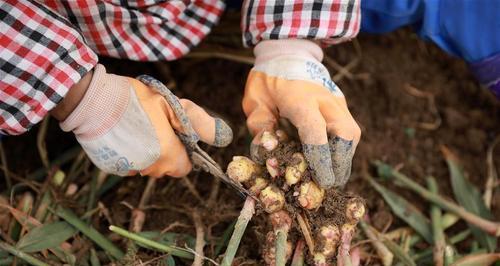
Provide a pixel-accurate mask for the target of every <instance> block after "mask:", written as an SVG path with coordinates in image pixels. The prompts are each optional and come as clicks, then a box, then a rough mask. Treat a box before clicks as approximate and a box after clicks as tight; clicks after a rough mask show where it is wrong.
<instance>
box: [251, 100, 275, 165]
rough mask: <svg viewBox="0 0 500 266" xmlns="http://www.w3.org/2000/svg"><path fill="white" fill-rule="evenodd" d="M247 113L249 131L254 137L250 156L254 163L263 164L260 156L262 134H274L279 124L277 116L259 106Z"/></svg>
mask: <svg viewBox="0 0 500 266" xmlns="http://www.w3.org/2000/svg"><path fill="white" fill-rule="evenodd" d="M245 113H246V114H247V116H248V117H247V127H248V130H250V134H252V135H253V136H254V138H253V140H252V143H251V144H250V156H251V158H252V159H253V160H254V161H257V162H261V163H262V159H261V158H260V156H259V146H260V145H261V144H262V143H261V139H262V133H264V131H268V132H274V129H275V127H276V124H277V119H276V116H275V115H274V114H273V112H271V110H269V109H268V108H266V107H265V106H259V107H257V108H254V109H251V110H248V112H245Z"/></svg>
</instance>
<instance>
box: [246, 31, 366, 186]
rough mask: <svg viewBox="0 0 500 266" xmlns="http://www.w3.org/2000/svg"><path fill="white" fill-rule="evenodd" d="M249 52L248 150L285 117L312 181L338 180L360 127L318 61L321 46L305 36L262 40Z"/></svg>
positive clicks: (342, 181)
mask: <svg viewBox="0 0 500 266" xmlns="http://www.w3.org/2000/svg"><path fill="white" fill-rule="evenodd" d="M254 53H255V56H256V62H255V66H254V67H253V69H252V70H251V71H250V74H249V76H248V79H247V83H246V88H245V95H244V98H243V110H244V112H245V114H246V115H247V126H248V128H249V129H250V132H251V133H252V134H253V135H254V136H255V138H254V140H253V142H252V147H251V150H255V147H256V146H257V145H259V144H260V143H259V140H260V135H261V134H262V132H263V131H266V130H267V131H272V130H274V129H275V127H276V123H277V121H278V118H279V117H283V118H287V119H288V120H289V121H290V122H291V123H292V124H293V125H294V126H295V127H296V128H297V129H298V133H299V137H300V139H301V141H302V145H303V152H304V155H305V157H306V159H307V161H308V163H309V166H310V167H311V169H312V170H313V178H314V179H315V181H316V182H317V183H318V184H319V185H320V186H321V187H323V188H329V187H332V186H343V185H344V184H345V183H346V182H347V180H348V178H349V176H350V173H351V161H352V157H353V155H354V151H355V149H356V146H357V144H358V142H359V139H360V136H361V130H360V128H359V126H358V124H357V123H356V121H354V119H353V117H352V116H351V114H350V112H349V110H348V109H347V104H346V100H345V98H344V95H343V93H342V92H341V91H340V89H339V88H338V87H337V85H335V83H333V81H332V80H331V79H330V74H329V73H328V70H327V69H326V68H325V67H324V66H323V65H322V64H321V63H320V62H321V60H322V59H323V52H322V50H321V48H320V47H319V46H318V45H317V44H315V43H314V42H312V41H308V40H267V41H262V42H260V43H259V44H258V45H257V46H256V47H255V49H254ZM252 154H255V153H254V152H252Z"/></svg>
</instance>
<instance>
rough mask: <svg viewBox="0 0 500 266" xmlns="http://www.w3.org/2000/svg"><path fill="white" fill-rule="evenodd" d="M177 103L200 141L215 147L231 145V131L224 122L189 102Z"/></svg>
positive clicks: (184, 100)
mask: <svg viewBox="0 0 500 266" xmlns="http://www.w3.org/2000/svg"><path fill="white" fill-rule="evenodd" d="M179 102H180V104H181V105H182V108H183V109H184V111H185V112H186V115H187V116H188V118H189V120H190V122H191V125H192V126H193V129H194V131H196V133H198V135H199V136H200V139H201V141H203V142H205V143H207V144H209V145H212V146H215V147H226V146H227V145H229V144H230V143H231V141H232V140H233V131H232V130H231V128H230V127H229V126H228V125H227V124H226V122H224V120H222V119H220V118H217V117H212V116H211V115H209V114H208V113H207V112H206V111H205V110H204V109H203V108H201V107H200V106H198V105H197V104H195V103H194V102H192V101H190V100H187V99H180V100H179ZM176 122H178V121H176ZM173 124H174V126H176V125H178V124H179V125H180V123H173Z"/></svg>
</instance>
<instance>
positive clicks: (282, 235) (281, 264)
mask: <svg viewBox="0 0 500 266" xmlns="http://www.w3.org/2000/svg"><path fill="white" fill-rule="evenodd" d="M287 235H288V232H287V231H285V230H282V229H279V230H276V242H275V244H276V266H285V264H286V239H287Z"/></svg>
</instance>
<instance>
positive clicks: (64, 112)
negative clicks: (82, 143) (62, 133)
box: [50, 70, 93, 121]
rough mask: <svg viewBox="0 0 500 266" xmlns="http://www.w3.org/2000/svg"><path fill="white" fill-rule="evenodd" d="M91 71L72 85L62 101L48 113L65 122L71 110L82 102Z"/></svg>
mask: <svg viewBox="0 0 500 266" xmlns="http://www.w3.org/2000/svg"><path fill="white" fill-rule="evenodd" d="M92 74H93V71H92V70H91V71H89V72H88V73H87V74H86V75H85V76H83V78H82V79H81V80H80V81H79V82H78V83H76V84H75V85H73V86H72V87H71V88H70V89H69V91H68V93H67V94H66V96H65V97H64V99H62V101H60V102H59V104H58V105H57V106H56V107H54V109H52V110H51V111H50V114H51V115H52V116H54V117H55V118H56V119H57V120H59V121H63V120H65V119H66V118H67V117H68V116H69V114H71V112H73V110H75V108H76V106H77V105H78V103H79V102H80V101H81V100H82V98H83V96H84V95H85V92H87V89H88V87H89V84H90V81H91V80H92Z"/></svg>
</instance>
